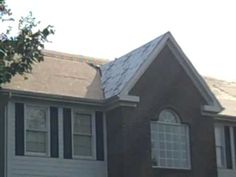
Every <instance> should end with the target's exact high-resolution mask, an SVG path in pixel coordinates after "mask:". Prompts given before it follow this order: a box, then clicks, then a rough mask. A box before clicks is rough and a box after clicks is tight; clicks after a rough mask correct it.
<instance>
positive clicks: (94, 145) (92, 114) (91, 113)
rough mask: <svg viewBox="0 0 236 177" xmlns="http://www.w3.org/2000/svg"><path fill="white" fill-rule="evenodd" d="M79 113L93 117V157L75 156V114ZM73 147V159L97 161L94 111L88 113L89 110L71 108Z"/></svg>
mask: <svg viewBox="0 0 236 177" xmlns="http://www.w3.org/2000/svg"><path fill="white" fill-rule="evenodd" d="M75 112H76V113H79V114H86V115H91V121H92V122H91V123H92V134H91V139H92V140H91V141H92V142H91V148H92V149H91V150H92V155H91V156H81V155H80V156H78V155H74V126H73V125H74V113H75ZM71 118H72V119H71V142H72V143H71V146H72V158H73V159H91V160H96V125H95V124H96V122H95V112H94V111H88V110H81V109H77V108H74V109H73V108H71Z"/></svg>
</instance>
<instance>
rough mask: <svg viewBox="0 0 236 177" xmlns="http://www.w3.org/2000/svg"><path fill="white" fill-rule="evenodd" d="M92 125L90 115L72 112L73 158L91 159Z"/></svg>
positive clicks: (92, 121) (92, 153)
mask: <svg viewBox="0 0 236 177" xmlns="http://www.w3.org/2000/svg"><path fill="white" fill-rule="evenodd" d="M93 125H94V120H93V116H92V114H83V113H80V112H74V117H73V136H72V137H73V156H75V157H92V156H93V155H94V152H93V149H94V148H93V144H94V143H93V140H94V137H93V134H94V132H93V129H94V128H93Z"/></svg>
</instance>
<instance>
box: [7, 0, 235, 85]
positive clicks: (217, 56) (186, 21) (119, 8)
mask: <svg viewBox="0 0 236 177" xmlns="http://www.w3.org/2000/svg"><path fill="white" fill-rule="evenodd" d="M6 1H7V4H8V5H9V7H10V8H11V9H12V11H13V12H14V14H16V15H21V16H22V15H26V14H27V13H26V12H28V11H32V12H33V15H34V16H36V17H37V19H39V20H40V21H42V23H43V24H52V25H54V26H55V29H56V34H55V35H54V36H53V37H52V38H51V40H52V41H53V42H52V43H51V44H49V45H46V48H47V49H51V50H57V51H61V52H69V53H74V54H82V55H88V56H94V57H99V58H106V59H114V58H118V57H120V56H121V55H123V54H125V53H127V52H129V51H131V50H133V49H135V48H137V47H139V46H140V45H142V44H144V43H146V42H148V41H150V40H152V39H154V38H156V37H158V36H159V35H161V34H163V33H165V32H167V31H170V32H171V33H172V34H173V36H174V37H175V39H176V40H177V42H178V43H179V45H180V46H181V48H182V49H183V50H184V52H185V54H186V55H187V56H188V57H189V59H190V60H191V62H192V63H193V64H194V66H195V67H196V68H197V70H198V71H199V72H200V73H201V74H203V75H208V76H212V77H217V78H222V79H227V80H235V81H236V69H235V68H236V45H235V43H236V10H235V8H236V5H235V1H234V0H66V1H56V0H19V1H16V0H6Z"/></svg>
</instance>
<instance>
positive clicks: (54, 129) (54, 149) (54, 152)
mask: <svg viewBox="0 0 236 177" xmlns="http://www.w3.org/2000/svg"><path fill="white" fill-rule="evenodd" d="M50 148H51V157H58V150H59V146H58V108H57V107H50Z"/></svg>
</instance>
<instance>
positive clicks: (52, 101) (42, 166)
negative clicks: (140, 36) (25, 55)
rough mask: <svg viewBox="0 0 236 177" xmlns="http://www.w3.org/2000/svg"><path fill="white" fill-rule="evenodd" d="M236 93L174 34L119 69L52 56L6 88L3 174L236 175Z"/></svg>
mask: <svg viewBox="0 0 236 177" xmlns="http://www.w3.org/2000/svg"><path fill="white" fill-rule="evenodd" d="M206 81H207V82H208V84H207V83H206ZM222 83H225V85H223V88H222ZM210 88H211V89H210ZM235 90H236V84H235V83H226V82H223V81H218V80H214V79H211V78H206V80H205V79H204V78H203V77H202V76H200V75H199V74H198V72H197V71H196V69H195V68H194V67H193V65H192V64H191V62H190V61H189V60H188V58H187V57H186V56H185V54H184V53H183V51H182V50H181V48H180V47H179V45H178V44H177V43H176V41H175V39H174V38H173V36H172V35H171V34H170V33H169V32H168V33H166V34H163V35H162V36H160V37H158V38H156V39H154V40H153V41H151V42H149V43H147V44H145V45H143V46H141V47H139V48H137V49H135V50H133V51H131V52H130V53H128V54H126V55H124V56H122V57H120V58H118V59H116V60H114V61H110V62H107V61H104V60H98V59H94V58H90V57H84V56H76V55H69V54H64V53H58V52H51V51H45V61H44V62H42V63H39V64H37V65H35V66H34V68H33V71H32V73H31V74H26V75H25V76H16V77H14V78H13V80H12V81H11V83H8V84H5V85H3V86H2V89H1V90H0V110H1V111H0V176H3V177H170V176H172V177H216V176H219V177H224V176H227V177H234V176H236V171H235V168H236V161H235V159H236V158H235V157H236V151H235V144H234V143H236V140H235V137H236V136H235V135H236V128H235V127H234V124H235V120H236V119H234V118H236V111H235V109H234V107H233V106H232V105H236V104H235V103H236V102H235V97H236V95H235Z"/></svg>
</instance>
